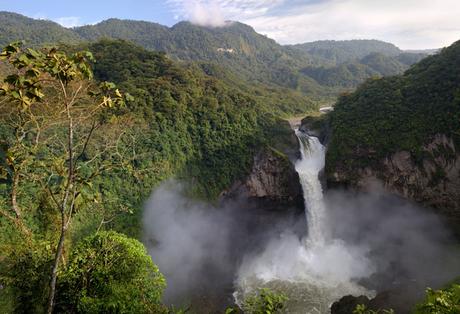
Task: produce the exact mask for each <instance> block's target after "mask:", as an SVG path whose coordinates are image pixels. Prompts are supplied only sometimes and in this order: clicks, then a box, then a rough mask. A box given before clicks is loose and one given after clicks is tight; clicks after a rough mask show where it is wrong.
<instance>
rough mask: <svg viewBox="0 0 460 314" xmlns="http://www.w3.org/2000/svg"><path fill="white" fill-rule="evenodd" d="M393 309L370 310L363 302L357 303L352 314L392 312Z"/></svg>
mask: <svg viewBox="0 0 460 314" xmlns="http://www.w3.org/2000/svg"><path fill="white" fill-rule="evenodd" d="M394 313H395V312H394V311H393V310H377V311H374V310H370V309H368V308H367V307H366V306H365V305H363V304H358V305H357V306H356V309H355V310H354V311H353V314H394Z"/></svg>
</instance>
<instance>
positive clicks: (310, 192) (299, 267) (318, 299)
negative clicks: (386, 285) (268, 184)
mask: <svg viewBox="0 0 460 314" xmlns="http://www.w3.org/2000/svg"><path fill="white" fill-rule="evenodd" d="M296 135H297V137H298V139H299V143H300V153H301V158H300V159H299V160H298V161H297V163H296V165H295V168H296V171H297V172H298V174H299V178H300V183H301V185H302V189H303V195H304V200H305V214H306V220H307V230H308V233H307V235H305V237H304V238H302V239H300V238H299V237H298V236H297V235H295V234H294V233H292V232H291V231H289V230H286V231H285V232H284V233H282V234H280V235H279V236H278V237H276V238H275V239H273V240H272V241H270V242H269V244H268V245H267V247H266V248H265V249H264V251H263V252H262V253H261V254H259V255H255V256H246V257H245V258H244V260H243V262H242V265H241V266H240V268H239V270H238V273H237V279H236V286H237V291H236V292H235V299H236V301H237V303H239V304H241V302H242V301H243V300H244V298H245V296H246V295H249V294H251V293H253V292H254V291H256V290H258V289H260V288H262V287H268V288H270V289H272V290H274V291H277V292H282V293H284V294H286V295H287V296H288V297H289V301H288V303H287V309H286V311H285V312H286V313H299V314H303V313H305V314H307V313H308V314H309V313H321V314H322V313H329V312H330V306H331V304H332V303H333V302H334V301H337V300H338V299H339V298H341V297H342V296H345V295H349V294H352V295H369V296H371V295H372V292H370V291H367V290H366V289H365V288H363V287H362V286H360V285H359V284H358V283H357V281H358V280H359V279H361V278H366V277H368V276H370V275H371V274H372V273H373V272H374V268H373V267H372V265H371V263H370V262H369V260H368V259H367V258H366V255H367V253H368V252H367V251H366V250H364V249H362V248H358V247H353V246H350V245H346V244H345V243H344V242H343V241H342V240H340V239H333V238H331V237H330V230H331V226H329V225H328V219H327V209H326V206H325V203H324V200H323V190H322V187H321V182H320V180H319V173H320V172H321V171H322V170H323V168H324V164H325V147H324V146H323V145H322V144H321V143H320V141H319V140H318V138H316V137H312V136H308V135H307V134H305V133H303V132H301V131H299V130H296Z"/></svg>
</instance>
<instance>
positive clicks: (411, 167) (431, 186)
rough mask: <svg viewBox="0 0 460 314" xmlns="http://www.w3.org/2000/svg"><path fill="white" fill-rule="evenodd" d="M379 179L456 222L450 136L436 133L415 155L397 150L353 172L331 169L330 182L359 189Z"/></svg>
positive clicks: (456, 177)
mask: <svg viewBox="0 0 460 314" xmlns="http://www.w3.org/2000/svg"><path fill="white" fill-rule="evenodd" d="M377 180H378V181H380V182H383V184H384V187H385V188H386V190H388V191H390V192H393V193H396V194H399V195H401V196H403V197H405V198H408V199H411V200H413V201H415V202H418V203H421V204H423V205H426V206H429V207H433V208H436V209H437V210H438V211H439V212H440V213H441V214H443V215H445V216H446V217H448V218H449V221H450V222H451V223H454V224H456V225H457V224H458V225H460V193H459V191H460V152H459V151H457V150H456V147H455V145H454V143H453V141H452V139H450V138H448V137H446V136H445V135H443V134H437V135H436V136H434V137H433V138H432V139H431V141H430V142H429V143H428V144H426V145H424V146H423V147H422V149H421V152H420V154H419V157H418V158H417V157H414V156H413V155H412V154H410V153H409V152H407V151H399V152H396V153H394V154H393V155H391V156H389V157H387V158H385V159H383V160H381V161H380V163H379V164H378V165H377V166H376V165H374V166H372V167H370V166H369V167H366V168H364V169H356V171H355V172H354V173H350V172H349V171H344V170H341V169H335V171H334V172H333V173H330V174H329V175H328V181H329V183H332V184H337V183H344V184H351V185H353V186H356V187H358V188H361V189H366V188H367V187H369V186H372V184H371V183H372V182H374V181H377Z"/></svg>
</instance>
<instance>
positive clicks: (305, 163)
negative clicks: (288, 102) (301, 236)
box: [295, 130, 325, 246]
mask: <svg viewBox="0 0 460 314" xmlns="http://www.w3.org/2000/svg"><path fill="white" fill-rule="evenodd" d="M295 133H296V135H297V138H298V139H299V143H300V154H301V159H299V160H298V161H297V163H296V165H295V169H296V171H297V173H298V174H299V178H300V184H301V185H302V189H303V197H304V201H305V214H306V218H307V227H308V236H307V238H306V241H307V245H319V246H321V245H324V241H325V240H324V232H325V228H324V224H325V206H324V201H323V189H322V187H321V182H320V180H319V172H320V171H321V170H323V168H324V164H325V147H324V146H323V145H322V144H321V143H320V141H319V139H318V138H317V137H312V136H308V135H307V134H305V133H303V132H301V131H300V130H296V131H295Z"/></svg>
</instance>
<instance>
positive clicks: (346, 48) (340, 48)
mask: <svg viewBox="0 0 460 314" xmlns="http://www.w3.org/2000/svg"><path fill="white" fill-rule="evenodd" d="M291 47H292V48H294V49H298V50H301V51H304V52H307V53H308V54H310V55H313V56H317V57H319V58H324V59H325V60H327V61H329V62H331V63H333V64H340V63H344V62H348V61H352V60H356V59H361V58H364V57H365V56H367V55H369V54H371V53H376V52H377V53H381V54H383V55H385V56H389V57H394V56H398V55H400V54H401V53H403V51H402V50H401V49H399V48H398V47H396V46H395V45H393V44H390V43H387V42H383V41H380V40H343V41H336V40H321V41H314V42H309V43H304V44H297V45H292V46H291Z"/></svg>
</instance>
